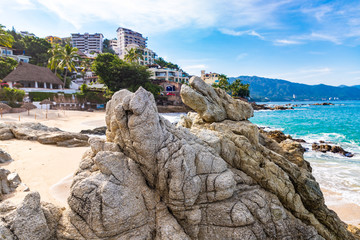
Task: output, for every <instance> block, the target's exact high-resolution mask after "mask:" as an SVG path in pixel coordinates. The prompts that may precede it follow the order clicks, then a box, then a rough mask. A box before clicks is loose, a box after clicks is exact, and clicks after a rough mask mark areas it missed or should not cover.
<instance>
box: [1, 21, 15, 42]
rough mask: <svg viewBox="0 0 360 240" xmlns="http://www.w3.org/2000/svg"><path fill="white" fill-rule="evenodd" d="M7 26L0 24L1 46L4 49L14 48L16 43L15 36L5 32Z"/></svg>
mask: <svg viewBox="0 0 360 240" xmlns="http://www.w3.org/2000/svg"><path fill="white" fill-rule="evenodd" d="M4 28H5V26H3V25H1V24H0V45H1V46H4V47H12V44H13V42H14V38H13V36H11V34H9V33H8V32H6V31H5V30H4Z"/></svg>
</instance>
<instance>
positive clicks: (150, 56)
mask: <svg viewBox="0 0 360 240" xmlns="http://www.w3.org/2000/svg"><path fill="white" fill-rule="evenodd" d="M132 48H135V49H137V51H139V52H140V54H141V57H140V58H138V59H137V62H138V63H139V64H140V65H153V64H155V58H156V56H157V55H156V53H155V52H154V51H152V50H150V49H148V48H142V47H139V46H138V45H136V44H133V43H132V44H128V45H127V46H126V47H125V51H124V52H123V54H121V55H119V57H120V59H124V58H125V56H126V54H127V53H128V52H129V51H130V49H132Z"/></svg>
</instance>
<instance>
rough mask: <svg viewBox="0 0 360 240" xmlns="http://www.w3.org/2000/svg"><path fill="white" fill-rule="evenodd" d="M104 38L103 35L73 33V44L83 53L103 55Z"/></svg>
mask: <svg viewBox="0 0 360 240" xmlns="http://www.w3.org/2000/svg"><path fill="white" fill-rule="evenodd" d="M103 39H104V36H103V35H102V34H101V33H95V34H89V33H84V34H80V33H72V34H71V44H72V46H73V47H76V48H78V49H79V50H80V51H81V52H83V53H92V52H94V53H102V51H103Z"/></svg>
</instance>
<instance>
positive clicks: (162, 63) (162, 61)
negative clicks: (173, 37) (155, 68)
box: [155, 57, 189, 76]
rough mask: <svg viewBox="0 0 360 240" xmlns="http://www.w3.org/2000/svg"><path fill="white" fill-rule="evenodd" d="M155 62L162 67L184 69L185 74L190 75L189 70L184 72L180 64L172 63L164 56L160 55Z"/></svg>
mask: <svg viewBox="0 0 360 240" xmlns="http://www.w3.org/2000/svg"><path fill="white" fill-rule="evenodd" d="M155 63H156V64H157V65H159V66H160V67H162V68H170V69H175V70H178V71H182V72H183V73H184V75H186V76H189V74H188V73H187V72H184V71H183V70H182V69H181V68H180V66H179V65H177V64H175V63H172V62H167V61H165V59H163V58H162V57H159V58H158V59H155Z"/></svg>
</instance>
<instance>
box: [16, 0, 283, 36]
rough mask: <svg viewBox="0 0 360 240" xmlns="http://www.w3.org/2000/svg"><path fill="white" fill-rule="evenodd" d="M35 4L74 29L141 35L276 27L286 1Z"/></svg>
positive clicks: (136, 0)
mask: <svg viewBox="0 0 360 240" xmlns="http://www.w3.org/2000/svg"><path fill="white" fill-rule="evenodd" d="M17 1H21V0H17ZM24 1H30V0H24ZM37 1H38V2H39V3H40V4H41V5H42V6H44V7H45V8H47V9H49V10H50V11H52V12H54V13H55V14H56V15H58V16H59V17H60V18H61V19H63V20H64V21H68V22H70V23H71V24H72V25H73V26H75V27H77V28H78V29H79V28H81V27H82V26H83V25H84V24H86V23H91V22H95V21H108V22H111V23H113V24H117V25H119V26H126V27H129V28H133V29H134V30H137V31H140V32H144V33H145V34H150V33H156V32H165V31H169V30H174V29H184V28H187V27H195V28H207V27H214V28H229V29H236V28H240V27H248V26H252V25H256V24H261V25H276V18H275V17H274V16H273V12H274V11H276V10H277V9H278V8H279V7H281V6H282V5H284V4H286V3H288V2H289V0H287V1H276V0H266V1H265V0H241V1H238V0H229V1H226V2H224V1H223V0H197V1H193V0H177V1H168V0H153V1H143V0H132V1H127V0H103V1H98V0H76V1H73V0H61V1H53V0H37ZM69 6H71V7H69ZM247 34H248V35H253V36H257V37H259V38H261V35H260V34H258V33H257V32H255V31H247Z"/></svg>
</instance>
